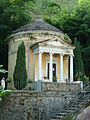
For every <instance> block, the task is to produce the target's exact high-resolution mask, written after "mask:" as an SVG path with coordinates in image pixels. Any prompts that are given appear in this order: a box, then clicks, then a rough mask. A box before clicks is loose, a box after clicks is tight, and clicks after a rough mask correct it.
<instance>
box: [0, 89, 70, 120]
mask: <svg viewBox="0 0 90 120" xmlns="http://www.w3.org/2000/svg"><path fill="white" fill-rule="evenodd" d="M66 94H67V95H69V96H70V94H69V92H68V93H65V92H26V91H23V92H22V91H19V92H18V91H16V92H12V93H10V94H8V95H6V96H5V97H3V98H2V101H1V102H0V120H50V118H52V116H54V115H55V114H56V113H59V111H60V110H61V108H62V106H63V104H64V102H65V100H66V98H65V96H64V95H66ZM69 98H70V97H69Z"/></svg>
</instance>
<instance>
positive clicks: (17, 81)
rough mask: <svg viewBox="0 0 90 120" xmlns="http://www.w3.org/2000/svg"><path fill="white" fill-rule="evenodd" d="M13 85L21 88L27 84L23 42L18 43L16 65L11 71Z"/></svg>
mask: <svg viewBox="0 0 90 120" xmlns="http://www.w3.org/2000/svg"><path fill="white" fill-rule="evenodd" d="M13 79H14V86H15V88H16V89H18V90H21V89H23V88H25V86H26V85H27V72H26V62H25V45H24V42H22V43H21V44H20V46H19V47H18V51H17V60H16V66H15V70H14V73H13Z"/></svg>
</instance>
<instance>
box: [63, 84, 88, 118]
mask: <svg viewBox="0 0 90 120" xmlns="http://www.w3.org/2000/svg"><path fill="white" fill-rule="evenodd" d="M87 92H90V82H87V83H85V84H84V85H83V90H81V89H78V90H75V91H74V92H71V93H70V95H71V96H72V97H71V98H68V96H66V95H65V96H64V97H65V98H66V99H65V103H64V106H63V109H64V110H62V111H61V112H63V111H65V110H66V111H69V113H70V109H71V111H72V112H71V114H72V116H76V115H77V113H78V110H79V108H80V104H81V103H82V102H83V101H85V99H87ZM80 100H81V102H80ZM79 102H80V103H79ZM78 103H79V105H78Z"/></svg>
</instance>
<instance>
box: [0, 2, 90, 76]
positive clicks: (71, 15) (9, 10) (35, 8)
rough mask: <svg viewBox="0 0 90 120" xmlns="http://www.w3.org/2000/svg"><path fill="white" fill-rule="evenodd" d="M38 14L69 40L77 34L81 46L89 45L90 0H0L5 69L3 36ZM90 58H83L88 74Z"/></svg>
mask: <svg viewBox="0 0 90 120" xmlns="http://www.w3.org/2000/svg"><path fill="white" fill-rule="evenodd" d="M39 15H40V16H42V18H43V19H44V20H46V21H47V22H48V23H50V24H52V25H54V26H56V27H58V28H59V29H61V30H62V31H63V32H64V33H67V34H68V35H69V37H70V38H71V40H72V41H73V40H74V38H75V37H76V38H77V39H78V41H79V42H80V44H81V45H82V47H83V48H86V47H88V46H89V45H90V0H0V56H2V57H0V64H3V65H4V69H7V64H8V60H7V58H8V49H7V43H6V41H5V39H6V38H7V36H9V35H10V34H11V32H12V31H14V30H16V29H17V28H19V27H20V26H22V25H24V24H26V23H28V22H31V21H32V20H33V19H35V18H36V17H37V16H39ZM73 43H74V41H73ZM3 51H4V54H3ZM84 53H85V52H84V51H83V56H85V54H84ZM87 56H88V55H87ZM88 57H89V56H88ZM83 60H84V59H83ZM89 60H90V57H89V58H88V59H86V58H85V60H84V67H85V74H86V75H89V76H90V73H89V71H90V70H89V68H90V67H89V64H88V61H89Z"/></svg>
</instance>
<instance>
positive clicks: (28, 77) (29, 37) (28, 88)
mask: <svg viewBox="0 0 90 120" xmlns="http://www.w3.org/2000/svg"><path fill="white" fill-rule="evenodd" d="M28 38H29V39H28V60H27V91H29V83H28V80H29V55H30V51H29V50H30V34H29V36H28Z"/></svg>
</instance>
